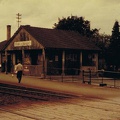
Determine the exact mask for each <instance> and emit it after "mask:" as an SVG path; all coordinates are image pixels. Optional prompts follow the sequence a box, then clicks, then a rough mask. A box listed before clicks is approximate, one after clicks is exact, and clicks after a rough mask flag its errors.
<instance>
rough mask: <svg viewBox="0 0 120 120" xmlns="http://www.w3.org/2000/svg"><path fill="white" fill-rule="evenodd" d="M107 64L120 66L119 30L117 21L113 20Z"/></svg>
mask: <svg viewBox="0 0 120 120" xmlns="http://www.w3.org/2000/svg"><path fill="white" fill-rule="evenodd" d="M108 50H109V64H111V65H113V66H115V67H116V69H118V68H119V67H120V53H119V52H120V31H119V22H118V21H115V23H114V26H113V31H112V36H111V39H110V46H109V49H108Z"/></svg>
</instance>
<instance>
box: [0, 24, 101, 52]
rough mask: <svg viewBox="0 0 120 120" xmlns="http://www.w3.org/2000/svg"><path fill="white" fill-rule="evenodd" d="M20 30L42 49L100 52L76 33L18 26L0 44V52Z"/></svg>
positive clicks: (85, 38) (86, 39)
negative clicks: (34, 40)
mask: <svg viewBox="0 0 120 120" xmlns="http://www.w3.org/2000/svg"><path fill="white" fill-rule="evenodd" d="M21 29H25V30H26V31H27V32H28V33H29V34H30V35H31V36H32V37H34V38H35V39H36V40H37V41H38V42H39V43H40V44H41V45H43V47H44V48H62V49H79V50H100V49H99V48H98V47H97V46H96V45H95V44H94V43H93V42H91V41H90V40H89V39H88V38H87V37H83V36H81V35H80V34H79V33H77V32H74V31H67V30H57V29H48V28H39V27H32V26H30V25H25V26H20V28H19V29H18V30H17V31H16V32H15V33H14V35H13V36H12V37H11V38H10V40H6V41H3V42H1V43H0V50H1V49H2V50H3V49H5V48H6V47H7V46H8V45H9V44H10V43H11V41H12V40H13V39H14V38H15V36H16V35H17V34H18V33H19V31H20V30H21ZM2 44H4V45H2Z"/></svg>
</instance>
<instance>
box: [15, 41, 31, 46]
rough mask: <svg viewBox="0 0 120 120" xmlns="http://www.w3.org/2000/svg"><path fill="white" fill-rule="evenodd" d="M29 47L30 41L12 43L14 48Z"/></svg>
mask: <svg viewBox="0 0 120 120" xmlns="http://www.w3.org/2000/svg"><path fill="white" fill-rule="evenodd" d="M31 45H32V41H30V40H28V41H18V42H14V47H21V46H31Z"/></svg>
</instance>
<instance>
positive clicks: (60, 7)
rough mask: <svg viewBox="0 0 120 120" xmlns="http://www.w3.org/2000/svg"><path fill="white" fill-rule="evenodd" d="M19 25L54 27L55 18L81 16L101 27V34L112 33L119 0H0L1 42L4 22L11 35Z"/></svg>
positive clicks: (119, 17)
mask: <svg viewBox="0 0 120 120" xmlns="http://www.w3.org/2000/svg"><path fill="white" fill-rule="evenodd" d="M17 13H20V14H21V15H22V16H21V22H20V25H31V26H35V27H42V28H53V27H54V23H58V18H60V19H62V18H63V17H65V18H67V17H68V16H71V15H73V16H77V17H84V19H85V20H88V21H90V25H91V29H94V28H97V29H100V31H99V32H100V33H101V34H107V35H111V31H112V28H113V25H114V23H115V21H116V20H117V21H118V22H120V0H0V41H3V40H6V39H7V33H6V32H7V27H6V26H7V25H11V36H12V35H13V34H14V33H15V31H16V30H17V29H18V23H17V19H16V17H17V15H16V14H17Z"/></svg>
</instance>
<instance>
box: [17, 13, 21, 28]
mask: <svg viewBox="0 0 120 120" xmlns="http://www.w3.org/2000/svg"><path fill="white" fill-rule="evenodd" d="M16 15H17V17H16V19H17V22H18V28H19V26H20V22H21V21H20V19H21V16H22V14H20V13H18V14H16Z"/></svg>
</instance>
